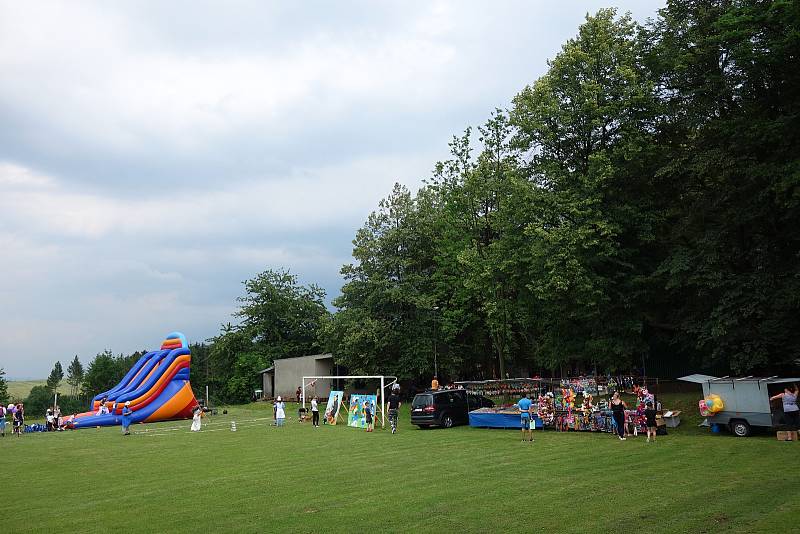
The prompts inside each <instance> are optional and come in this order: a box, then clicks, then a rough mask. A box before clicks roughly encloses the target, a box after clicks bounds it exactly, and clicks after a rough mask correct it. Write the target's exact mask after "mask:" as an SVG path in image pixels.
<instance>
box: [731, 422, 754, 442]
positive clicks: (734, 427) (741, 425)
mask: <svg viewBox="0 0 800 534" xmlns="http://www.w3.org/2000/svg"><path fill="white" fill-rule="evenodd" d="M730 427H731V433H733V435H735V436H738V437H740V438H746V437H747V436H749V435H750V425H749V424H747V421H732V422H731V424H730Z"/></svg>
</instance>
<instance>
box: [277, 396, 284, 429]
mask: <svg viewBox="0 0 800 534" xmlns="http://www.w3.org/2000/svg"><path fill="white" fill-rule="evenodd" d="M285 420H286V404H284V402H283V401H282V400H281V397H280V395H279V396H278V398H277V399H276V401H275V421H276V422H277V425H278V426H283V422H284V421H285Z"/></svg>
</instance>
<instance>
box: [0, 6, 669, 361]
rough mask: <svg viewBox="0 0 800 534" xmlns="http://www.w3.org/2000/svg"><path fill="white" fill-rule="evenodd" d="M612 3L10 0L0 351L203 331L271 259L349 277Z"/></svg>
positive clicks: (5, 30)
mask: <svg viewBox="0 0 800 534" xmlns="http://www.w3.org/2000/svg"><path fill="white" fill-rule="evenodd" d="M619 3H621V4H622V10H623V11H624V10H625V9H632V10H633V11H634V14H635V15H636V16H638V17H639V18H640V19H641V18H643V17H645V16H650V15H652V14H653V13H654V10H655V9H656V8H657V7H660V5H661V4H662V3H663V2H661V1H648V2H641V1H637V2H634V1H633V0H619ZM600 7H603V4H602V3H601V2H600V1H599V0H593V1H591V2H584V3H581V4H580V6H578V7H576V8H570V6H568V5H566V4H563V3H562V4H553V3H545V2H521V1H519V2H517V1H508V2H505V1H504V2H499V3H497V2H496V3H486V2H477V1H475V2H461V1H458V2H456V1H434V2H430V1H422V0H420V1H411V0H410V1H403V2H399V1H398V2H389V3H382V4H376V3H373V2H358V1H351V2H334V3H332V2H326V1H319V2H303V3H290V2H260V1H258V2H256V1H253V2H250V1H247V0H243V1H237V2H235V3H226V4H218V3H204V2H187V3H184V2H159V1H153V2H147V1H143V2H129V3H118V2H112V3H109V2H79V3H76V2H58V1H55V2H44V3H41V2H36V3H32V2H16V1H11V0H0V13H2V16H0V72H2V73H3V83H2V84H0V256H1V257H2V259H1V260H0V280H2V283H1V284H0V367H5V368H6V370H7V371H8V372H9V374H10V375H12V376H28V377H43V376H46V374H47V372H48V371H49V369H50V368H51V367H52V364H53V362H54V361H55V359H56V358H59V359H61V360H62V363H64V361H66V359H68V358H71V356H72V355H74V354H76V353H77V354H80V355H81V356H82V357H83V358H84V359H88V358H90V357H91V356H92V355H94V354H95V353H97V352H99V351H102V350H104V349H106V348H110V349H113V350H114V351H115V352H120V351H133V350H137V349H140V348H142V347H145V346H153V344H154V343H157V342H158V341H159V340H160V337H161V336H163V335H164V333H166V332H168V331H170V330H171V329H182V330H184V331H185V333H186V334H187V335H188V336H189V337H190V338H191V339H204V338H206V337H209V336H211V335H213V334H215V333H216V332H217V328H218V326H219V324H220V323H222V322H226V321H228V320H230V313H231V311H233V309H234V307H235V304H236V301H235V297H236V296H237V295H239V294H240V292H241V283H240V282H241V281H242V280H244V279H246V278H249V277H252V276H253V275H255V274H256V273H258V272H260V271H262V270H264V269H266V268H270V267H271V268H280V267H283V268H289V269H290V270H292V272H294V273H296V274H298V275H299V276H300V278H301V280H302V281H303V282H306V283H307V282H318V283H320V284H322V285H323V286H324V287H326V288H327V289H328V292H329V294H331V296H333V295H335V293H336V292H337V290H338V287H339V285H340V282H341V281H340V279H339V277H338V271H339V268H340V266H341V265H342V264H343V263H345V262H348V261H349V254H350V248H351V243H350V240H351V239H352V237H353V235H354V233H355V231H356V229H357V228H358V227H359V226H360V225H361V224H362V223H363V221H364V220H365V219H366V217H367V215H368V213H369V212H370V211H371V210H373V209H375V208H376V206H377V203H378V201H379V199H381V198H382V197H384V196H386V195H387V194H389V192H390V191H391V186H392V184H393V183H394V182H395V181H399V182H401V183H404V184H406V185H407V186H409V187H411V188H412V189H413V188H415V187H417V186H418V185H419V183H420V180H421V179H422V178H425V177H426V176H427V175H428V173H429V171H430V169H431V168H432V166H433V164H434V162H435V161H436V160H437V159H441V158H444V157H446V155H447V154H446V153H447V142H448V141H449V139H450V136H451V135H452V134H456V133H458V132H460V131H461V130H462V129H463V128H464V127H466V126H468V125H474V124H475V123H476V122H480V121H483V120H484V119H485V118H486V117H487V116H488V114H489V113H490V111H491V110H492V109H493V108H494V107H496V106H501V107H502V106H505V105H508V103H509V102H510V99H511V97H512V96H513V95H514V94H515V93H516V92H517V91H519V90H520V89H521V88H522V87H523V86H524V85H525V84H527V83H530V82H531V81H533V80H534V79H535V78H536V77H537V76H538V75H539V74H540V73H542V72H544V70H545V69H546V59H547V58H548V57H552V55H553V54H554V53H556V52H557V51H558V49H559V48H560V45H561V43H563V42H564V41H565V40H566V39H567V38H569V37H571V36H572V35H574V34H575V32H576V30H577V26H578V25H579V24H580V23H581V22H582V20H583V17H584V14H585V12H586V11H594V10H596V9H598V8H600ZM42 339H45V340H47V343H45V344H42V343H41V342H40V341H41V340H42ZM22 354H24V355H25V356H24V358H21V357H20V356H18V355H22Z"/></svg>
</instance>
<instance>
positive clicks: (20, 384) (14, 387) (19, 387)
mask: <svg viewBox="0 0 800 534" xmlns="http://www.w3.org/2000/svg"><path fill="white" fill-rule="evenodd" d="M46 384H47V380H9V381H8V396H9V398H10V399H13V400H15V401H17V402H21V401H23V400H25V399H26V398H27V397H28V395H29V394H30V392H31V390H32V389H33V388H34V386H44V385H46ZM68 387H69V386H66V385H65V384H61V386H59V388H58V391H59V393H64V391H65V390H66V389H67V388H68Z"/></svg>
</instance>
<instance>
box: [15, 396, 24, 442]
mask: <svg viewBox="0 0 800 534" xmlns="http://www.w3.org/2000/svg"><path fill="white" fill-rule="evenodd" d="M16 409H17V411H15V412H14V429H13V433H14V434H16V435H17V436H20V437H21V436H22V430H23V428H24V426H25V412H24V409H23V406H22V403H18V404H17V405H16Z"/></svg>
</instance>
